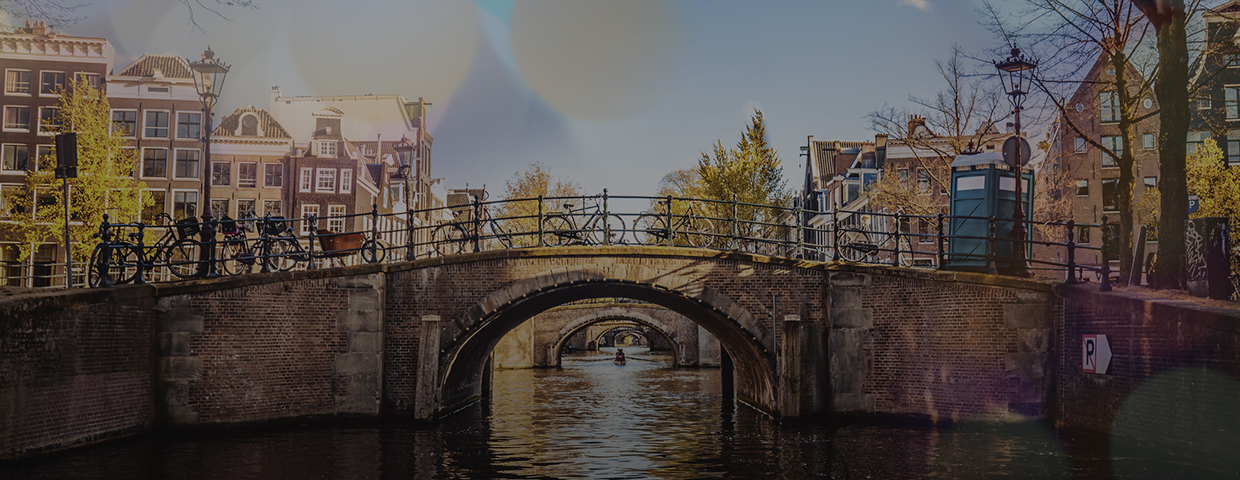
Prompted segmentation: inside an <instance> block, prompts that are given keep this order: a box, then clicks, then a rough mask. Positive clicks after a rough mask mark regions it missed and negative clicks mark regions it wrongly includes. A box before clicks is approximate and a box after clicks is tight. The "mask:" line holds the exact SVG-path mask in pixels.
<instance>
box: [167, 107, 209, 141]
mask: <svg viewBox="0 0 1240 480" xmlns="http://www.w3.org/2000/svg"><path fill="white" fill-rule="evenodd" d="M175 115H176V122H175V124H176V132H169V133H170V134H172V135H176V138H177V139H178V140H200V139H202V127H203V124H202V112H200V111H194V110H188V111H180V110H178V111H177V112H176V114H175ZM181 115H198V136H197V137H182V136H181ZM168 123H174V122H172V121H171V120H170V121H169V122H168Z"/></svg>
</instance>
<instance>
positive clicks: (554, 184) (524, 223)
mask: <svg viewBox="0 0 1240 480" xmlns="http://www.w3.org/2000/svg"><path fill="white" fill-rule="evenodd" d="M581 195H583V190H582V189H581V185H578V184H576V183H573V182H570V181H568V180H564V179H559V178H555V177H553V176H552V175H551V169H550V168H549V167H547V166H546V165H543V163H542V162H534V163H531V164H530V166H529V167H528V168H526V169H525V170H524V171H520V172H516V173H513V174H512V178H510V179H509V180H508V181H507V182H505V185H504V196H503V200H505V202H504V203H501V204H500V207H499V212H498V216H499V217H502V218H505V220H504V221H503V222H502V224H503V228H504V230H505V231H507V232H508V233H511V234H529V233H531V232H538V197H539V196H542V197H544V198H554V197H580V196H581ZM563 203H575V202H571V201H566V200H550V201H545V202H543V214H544V215H545V214H547V213H550V212H551V211H553V210H558V208H556V207H559V205H560V204H563ZM513 243H514V244H515V245H516V246H523V247H528V246H533V245H537V244H538V237H537V235H518V236H517V237H515V238H514V239H513Z"/></svg>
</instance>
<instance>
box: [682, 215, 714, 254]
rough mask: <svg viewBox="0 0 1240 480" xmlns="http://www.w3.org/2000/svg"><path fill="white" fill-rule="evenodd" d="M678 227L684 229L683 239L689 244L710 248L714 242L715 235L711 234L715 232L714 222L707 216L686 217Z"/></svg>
mask: <svg viewBox="0 0 1240 480" xmlns="http://www.w3.org/2000/svg"><path fill="white" fill-rule="evenodd" d="M680 229H681V230H683V231H684V236H685V241H686V242H688V243H689V245H692V246H694V247H699V248H711V246H713V245H714V244H715V237H714V235H711V234H712V233H714V232H715V224H714V223H713V222H711V221H710V219H709V218H702V217H697V216H693V217H688V218H686V219H685V221H684V222H683V223H682V224H681V227H680Z"/></svg>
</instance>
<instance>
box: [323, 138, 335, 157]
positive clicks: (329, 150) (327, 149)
mask: <svg viewBox="0 0 1240 480" xmlns="http://www.w3.org/2000/svg"><path fill="white" fill-rule="evenodd" d="M319 156H320V157H335V156H336V142H331V141H319Z"/></svg>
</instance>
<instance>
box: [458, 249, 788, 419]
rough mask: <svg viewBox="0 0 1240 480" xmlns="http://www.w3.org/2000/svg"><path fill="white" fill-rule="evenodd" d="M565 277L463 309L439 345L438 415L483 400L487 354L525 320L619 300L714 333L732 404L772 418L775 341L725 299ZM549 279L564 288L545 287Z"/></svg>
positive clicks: (710, 293) (706, 292) (523, 284)
mask: <svg viewBox="0 0 1240 480" xmlns="http://www.w3.org/2000/svg"><path fill="white" fill-rule="evenodd" d="M569 276H570V277H577V278H574V279H564V277H563V276H561V275H555V276H548V277H545V278H536V279H530V280H523V281H519V282H514V283H513V284H510V285H508V286H506V287H505V288H502V289H500V290H498V291H496V292H494V293H492V294H490V295H489V296H488V297H487V298H485V299H483V300H482V301H481V302H479V303H478V304H477V305H475V306H474V307H473V308H471V309H469V310H470V314H467V318H466V319H462V321H461V323H462V324H465V326H466V328H465V330H464V331H463V332H461V333H460V334H459V335H458V336H457V337H456V338H453V339H451V340H448V342H446V345H443V346H444V347H446V348H445V349H444V353H443V354H442V355H441V357H440V365H441V366H442V367H441V369H440V372H441V377H440V378H441V379H442V380H441V383H440V386H441V387H440V396H439V405H440V408H441V409H444V410H447V411H451V410H452V409H455V408H456V407H457V406H460V405H464V404H466V403H468V402H471V401H473V400H474V399H477V398H480V397H481V396H482V391H483V384H482V382H483V378H484V374H485V368H486V365H487V359H488V358H489V356H490V354H491V351H492V350H493V349H494V348H495V345H496V344H498V343H499V340H500V339H501V338H503V336H504V335H505V334H507V333H508V332H509V331H511V330H512V329H514V328H516V327H517V326H519V325H521V323H523V322H525V321H526V320H528V319H529V318H531V317H533V316H534V315H537V314H539V313H541V312H544V311H546V310H549V309H551V308H554V307H557V306H560V305H563V304H566V303H569V302H574V301H578V300H585V299H589V298H604V297H626V298H632V299H636V300H642V301H645V302H649V303H653V304H656V305H660V306H663V307H665V308H668V309H670V310H672V311H675V312H676V313H679V314H681V315H684V316H685V317H686V318H689V319H690V320H693V321H694V322H695V323H697V324H699V325H701V326H702V328H705V329H706V330H707V331H708V332H710V333H711V334H713V335H714V336H715V338H717V339H719V343H720V345H721V346H722V347H723V348H724V349H725V350H726V351H727V353H728V355H729V356H730V357H731V359H732V363H733V366H734V368H735V375H736V384H735V385H736V395H737V398H738V399H740V400H741V401H743V402H745V403H748V404H750V405H753V406H754V407H756V408H758V409H761V410H765V411H767V412H774V411H777V409H776V405H777V404H776V394H775V391H774V385H775V378H774V376H775V364H776V362H775V356H774V335H772V334H771V332H770V331H769V329H768V328H767V327H766V325H764V324H762V323H761V322H760V321H759V320H758V319H756V318H755V317H754V316H753V315H751V314H750V313H749V312H748V311H746V310H745V309H744V308H743V307H741V306H740V305H739V304H738V303H736V302H735V301H733V300H732V299H730V298H728V297H727V296H725V295H723V294H722V293H720V292H718V291H716V290H714V289H712V288H710V287H706V286H703V285H694V286H692V288H686V289H672V288H668V287H665V286H662V285H658V284H653V283H644V282H636V281H628V280H615V279H603V278H589V277H587V276H586V275H585V274H584V273H582V274H579V275H569ZM552 278H559V279H563V280H566V281H563V282H560V283H555V282H550V283H548V282H547V280H550V279H552ZM539 285H542V286H539ZM487 306H492V308H487ZM472 319H476V320H473V321H471V320H472Z"/></svg>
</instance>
